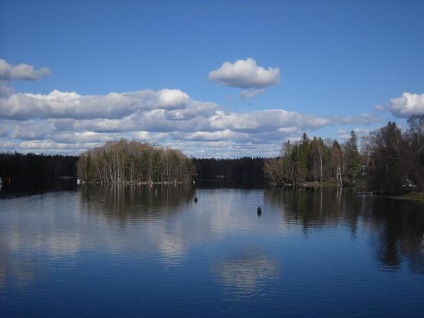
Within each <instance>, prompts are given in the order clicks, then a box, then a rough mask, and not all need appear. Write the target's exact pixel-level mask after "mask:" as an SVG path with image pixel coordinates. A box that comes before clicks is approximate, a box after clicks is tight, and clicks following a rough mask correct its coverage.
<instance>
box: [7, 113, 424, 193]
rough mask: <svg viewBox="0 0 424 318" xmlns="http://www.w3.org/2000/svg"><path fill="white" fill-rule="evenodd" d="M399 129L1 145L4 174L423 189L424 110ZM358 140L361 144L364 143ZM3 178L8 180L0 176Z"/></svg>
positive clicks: (399, 190) (113, 181) (31, 177)
mask: <svg viewBox="0 0 424 318" xmlns="http://www.w3.org/2000/svg"><path fill="white" fill-rule="evenodd" d="M407 123H408V128H407V129H406V130H405V131H404V132H402V131H401V129H400V128H399V127H398V126H397V124H396V123H395V122H389V123H388V124H387V125H386V126H384V127H382V128H380V129H377V130H375V131H373V132H371V133H370V134H369V135H368V136H365V137H362V139H361V145H360V147H359V146H358V137H357V135H356V133H355V132H354V131H352V132H351V133H350V138H349V139H348V140H346V141H345V142H344V143H339V142H338V141H337V140H331V139H326V140H323V139H322V138H319V137H312V138H310V137H309V136H308V135H307V134H306V133H304V134H303V135H302V137H301V139H300V140H299V141H296V142H290V141H287V142H285V143H283V146H282V149H281V153H280V155H279V156H278V157H276V158H261V157H257V158H250V157H245V158H238V159H214V158H188V157H186V156H185V155H184V154H183V153H182V152H181V151H179V150H176V149H172V148H163V147H160V146H156V145H152V144H149V143H145V142H144V143H141V142H138V141H128V140H126V139H121V140H119V141H117V142H108V143H106V144H105V145H103V146H101V147H97V148H93V149H91V150H89V151H86V152H84V153H82V154H81V155H80V156H79V157H77V156H63V155H42V154H41V155H36V154H33V153H29V154H20V153H17V152H15V153H0V178H3V180H6V181H7V180H11V179H17V180H38V181H39V180H52V179H55V178H75V179H76V178H77V177H78V178H80V179H81V180H82V181H84V182H94V183H110V184H124V183H146V184H147V183H189V182H192V181H193V180H202V181H208V180H235V179H238V180H241V181H242V182H247V180H248V181H249V182H252V181H254V182H256V181H257V182H258V183H259V184H261V183H262V180H263V179H264V178H266V180H267V182H268V183H270V184H273V185H275V186H283V187H287V186H290V187H298V186H327V185H332V186H334V185H335V186H344V187H346V186H347V187H351V186H355V187H359V188H361V189H362V190H364V191H373V192H378V193H382V194H390V195H396V194H402V193H405V192H408V191H411V190H420V189H421V186H422V185H423V184H424V115H413V116H411V117H410V118H409V119H408V121H407ZM359 148H360V149H359ZM3 184H5V182H4V183H3Z"/></svg>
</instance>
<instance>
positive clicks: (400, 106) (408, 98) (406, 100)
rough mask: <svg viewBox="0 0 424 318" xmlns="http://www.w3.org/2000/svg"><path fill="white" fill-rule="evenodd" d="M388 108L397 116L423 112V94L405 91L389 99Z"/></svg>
mask: <svg viewBox="0 0 424 318" xmlns="http://www.w3.org/2000/svg"><path fill="white" fill-rule="evenodd" d="M389 109H390V110H391V111H392V113H393V114H394V115H395V116H398V117H409V116H411V115H422V114H424V94H411V93H408V92H405V93H403V94H402V96H400V97H396V98H392V99H391V100H390V104H389Z"/></svg>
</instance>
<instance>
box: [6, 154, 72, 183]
mask: <svg viewBox="0 0 424 318" xmlns="http://www.w3.org/2000/svg"><path fill="white" fill-rule="evenodd" d="M77 161H78V157H76V156H62V155H43V154H41V155H36V154H33V153H28V154H21V153H17V152H15V153H0V178H2V179H3V184H6V183H8V182H9V179H10V180H11V181H12V180H15V181H19V180H25V181H28V180H33V181H49V180H52V179H55V178H76V176H77V169H76V163H77Z"/></svg>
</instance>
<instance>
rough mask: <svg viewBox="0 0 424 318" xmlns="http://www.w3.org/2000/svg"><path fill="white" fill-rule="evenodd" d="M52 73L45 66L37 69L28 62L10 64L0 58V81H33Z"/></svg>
mask: <svg viewBox="0 0 424 318" xmlns="http://www.w3.org/2000/svg"><path fill="white" fill-rule="evenodd" d="M51 74H52V73H51V71H50V70H49V69H48V68H47V67H42V68H40V69H38V70H36V69H34V66H32V65H28V64H18V65H11V64H9V63H8V62H6V61H5V60H3V59H0V81H12V80H30V81H35V80H38V79H40V78H42V77H45V76H50V75H51Z"/></svg>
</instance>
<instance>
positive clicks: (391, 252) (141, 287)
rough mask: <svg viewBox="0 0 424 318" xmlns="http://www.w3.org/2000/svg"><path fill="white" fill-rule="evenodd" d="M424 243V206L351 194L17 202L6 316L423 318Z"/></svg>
mask: <svg viewBox="0 0 424 318" xmlns="http://www.w3.org/2000/svg"><path fill="white" fill-rule="evenodd" d="M195 197H196V198H197V202H195V200H194V198H195ZM258 206H260V207H261V210H262V213H261V214H260V215H259V214H258V211H257V208H258ZM423 234H424V206H423V205H422V204H420V203H417V202H410V201H401V200H390V199H381V198H377V197H371V196H359V195H357V194H355V193H352V192H347V191H320V190H316V191H282V190H264V189H234V188H225V189H223V188H221V189H218V188H191V187H182V186H177V187H173V186H172V187H157V188H152V189H151V188H148V187H142V186H133V187H90V186H82V187H79V188H78V189H76V190H74V191H62V192H47V193H42V194H37V195H32V196H22V197H15V198H13V197H8V198H7V199H2V200H0V316H2V317H3V316H4V317H17V316H24V317H31V316H37V317H76V316H93V317H94V316H96V317H116V316H121V317H124V316H125V317H131V316H132V317H141V316H143V317H166V316H173V317H175V316H202V317H204V316H210V317H216V316H220V317H221V316H224V317H226V316H227V317H230V316H231V317H234V316H261V317H262V316H266V317H281V316H284V315H285V316H308V317H311V316H326V317H328V316H334V317H335V316H337V317H339V316H342V315H343V316H349V317H357V316H361V317H363V316H384V317H389V316H390V317H398V316H408V317H422V316H423V315H424V302H423V301H422V299H424V238H423Z"/></svg>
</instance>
